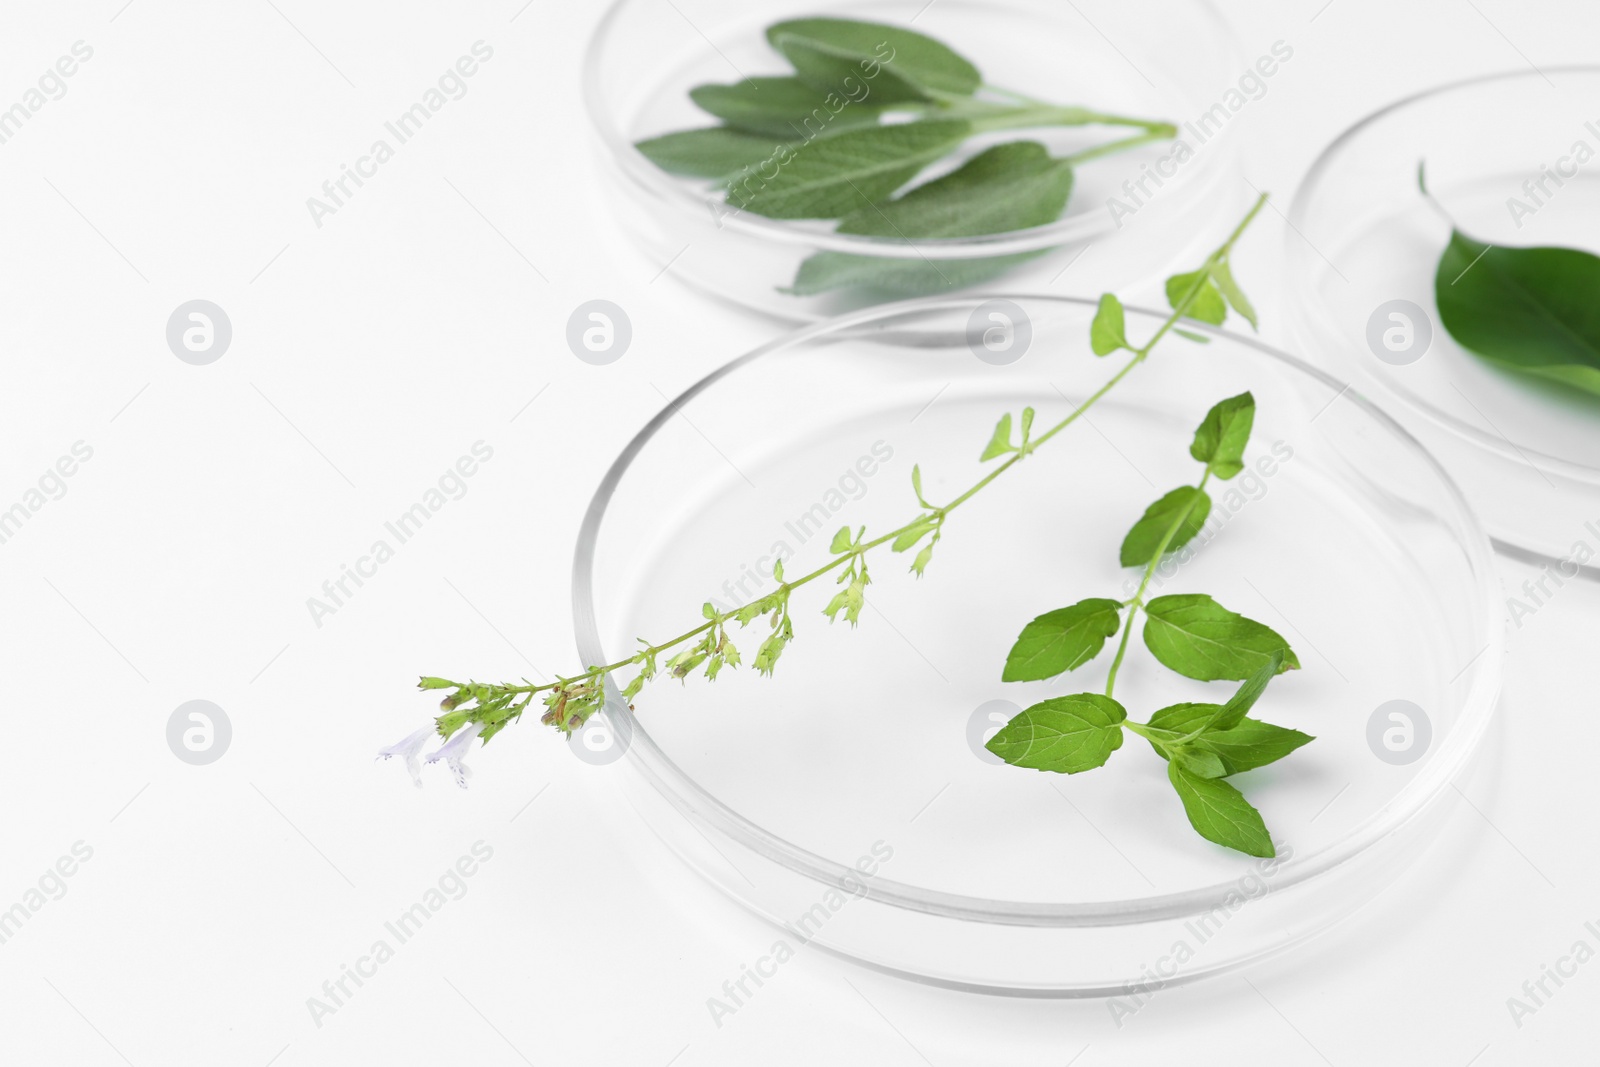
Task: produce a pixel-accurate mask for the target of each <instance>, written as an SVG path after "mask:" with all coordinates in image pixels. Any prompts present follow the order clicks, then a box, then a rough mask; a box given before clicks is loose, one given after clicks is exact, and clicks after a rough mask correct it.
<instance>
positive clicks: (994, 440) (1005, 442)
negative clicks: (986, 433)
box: [978, 411, 1017, 462]
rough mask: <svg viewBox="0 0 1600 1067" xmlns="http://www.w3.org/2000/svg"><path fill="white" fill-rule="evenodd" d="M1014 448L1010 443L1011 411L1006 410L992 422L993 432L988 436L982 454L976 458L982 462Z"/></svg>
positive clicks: (1013, 450) (1014, 449)
mask: <svg viewBox="0 0 1600 1067" xmlns="http://www.w3.org/2000/svg"><path fill="white" fill-rule="evenodd" d="M1016 450H1017V447H1016V446H1015V445H1013V444H1012V443H1011V413H1010V412H1009V411H1008V412H1006V413H1005V414H1004V415H1001V416H1000V421H999V422H997V423H995V424H994V434H993V435H992V436H991V437H990V438H989V443H988V445H986V446H985V447H984V450H983V455H981V456H979V457H978V460H979V462H984V461H987V460H991V459H994V458H995V457H996V456H1003V455H1005V454H1006V453H1007V452H1015V451H1016Z"/></svg>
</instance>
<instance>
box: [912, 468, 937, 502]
mask: <svg viewBox="0 0 1600 1067" xmlns="http://www.w3.org/2000/svg"><path fill="white" fill-rule="evenodd" d="M911 491H912V492H913V493H915V494H917V503H919V504H921V505H922V506H923V507H925V508H931V507H933V505H932V504H930V503H928V501H927V499H926V498H924V497H923V495H922V466H921V464H917V463H913V464H912V465H911Z"/></svg>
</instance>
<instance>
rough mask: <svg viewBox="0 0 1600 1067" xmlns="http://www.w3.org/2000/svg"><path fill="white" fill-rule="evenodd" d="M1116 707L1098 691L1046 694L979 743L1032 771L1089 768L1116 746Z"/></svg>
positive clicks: (1120, 715) (1118, 724) (1119, 739)
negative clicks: (1058, 694)
mask: <svg viewBox="0 0 1600 1067" xmlns="http://www.w3.org/2000/svg"><path fill="white" fill-rule="evenodd" d="M1127 717H1128V716H1127V712H1125V711H1123V709H1122V705H1121V704H1118V703H1117V702H1116V701H1115V700H1112V699H1111V698H1110V697H1108V696H1102V695H1101V694H1099V693H1079V694H1077V695H1076V696H1065V697H1052V698H1051V699H1049V700H1044V701H1041V702H1039V703H1037V704H1035V705H1033V706H1032V707H1030V708H1027V709H1025V710H1023V711H1021V712H1019V713H1018V714H1017V715H1016V716H1015V717H1013V718H1012V720H1011V721H1010V722H1008V723H1006V725H1005V726H1003V727H1001V729H1000V732H999V733H997V734H995V735H994V737H992V738H990V739H989V743H988V744H987V745H985V746H984V747H985V748H987V749H988V750H989V751H990V752H993V753H994V754H995V755H996V756H999V757H1000V758H1001V759H1003V760H1005V761H1006V762H1007V763H1009V764H1012V765H1013V766H1017V767H1030V768H1032V769H1034V770H1038V771H1055V772H1057V773H1059V774H1077V773H1078V772H1079V771H1087V770H1093V769H1094V768H1095V767H1099V766H1101V765H1103V764H1104V763H1105V761H1106V760H1107V759H1109V758H1110V756H1111V753H1113V752H1115V751H1116V750H1117V749H1118V748H1120V747H1121V746H1122V722H1123V720H1124V719H1126V718H1127Z"/></svg>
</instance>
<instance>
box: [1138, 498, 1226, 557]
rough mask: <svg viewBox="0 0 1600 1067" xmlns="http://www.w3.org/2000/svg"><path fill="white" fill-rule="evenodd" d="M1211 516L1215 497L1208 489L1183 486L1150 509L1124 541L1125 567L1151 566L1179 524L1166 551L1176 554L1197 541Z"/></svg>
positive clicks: (1147, 509)
mask: <svg viewBox="0 0 1600 1067" xmlns="http://www.w3.org/2000/svg"><path fill="white" fill-rule="evenodd" d="M1210 514H1211V498H1210V497H1209V496H1207V495H1206V493H1205V490H1203V489H1200V488H1198V487H1197V486H1193V485H1183V486H1179V487H1178V488H1176V489H1174V490H1173V491H1172V492H1170V493H1168V494H1167V495H1166V496H1164V497H1162V498H1161V499H1160V500H1157V501H1156V502H1155V503H1154V504H1151V505H1150V506H1149V507H1148V508H1146V509H1145V512H1144V515H1142V516H1141V517H1140V518H1139V521H1138V522H1136V523H1134V524H1133V529H1131V530H1129V531H1128V536H1127V537H1125V538H1123V539H1122V554H1121V560H1122V565H1123V566H1124V567H1141V566H1144V565H1145V564H1147V563H1149V562H1150V558H1151V557H1152V556H1154V555H1155V554H1156V550H1157V549H1158V548H1160V547H1161V541H1162V538H1164V537H1166V536H1167V531H1168V530H1171V529H1172V527H1173V524H1174V523H1177V524H1178V528H1177V532H1176V533H1174V534H1173V535H1172V539H1171V540H1169V541H1168V542H1167V546H1166V548H1165V549H1164V551H1166V552H1176V551H1177V550H1178V549H1180V548H1182V547H1183V546H1184V545H1186V544H1188V543H1189V542H1190V541H1192V540H1193V539H1194V535H1195V534H1197V533H1199V532H1200V528H1201V527H1202V526H1204V525H1205V522H1206V517H1207V516H1208V515H1210ZM1180 518H1181V521H1180Z"/></svg>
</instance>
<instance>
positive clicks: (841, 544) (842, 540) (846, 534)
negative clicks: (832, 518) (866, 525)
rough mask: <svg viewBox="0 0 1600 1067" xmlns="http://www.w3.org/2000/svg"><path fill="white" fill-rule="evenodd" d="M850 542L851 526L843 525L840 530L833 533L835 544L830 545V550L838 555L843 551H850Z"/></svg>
mask: <svg viewBox="0 0 1600 1067" xmlns="http://www.w3.org/2000/svg"><path fill="white" fill-rule="evenodd" d="M850 544H851V538H850V527H848V526H841V527H839V531H838V532H837V533H835V534H834V535H833V544H831V545H829V546H828V551H829V552H832V553H833V554H834V555H836V556H837V555H838V554H839V553H841V552H848V551H850Z"/></svg>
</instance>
